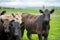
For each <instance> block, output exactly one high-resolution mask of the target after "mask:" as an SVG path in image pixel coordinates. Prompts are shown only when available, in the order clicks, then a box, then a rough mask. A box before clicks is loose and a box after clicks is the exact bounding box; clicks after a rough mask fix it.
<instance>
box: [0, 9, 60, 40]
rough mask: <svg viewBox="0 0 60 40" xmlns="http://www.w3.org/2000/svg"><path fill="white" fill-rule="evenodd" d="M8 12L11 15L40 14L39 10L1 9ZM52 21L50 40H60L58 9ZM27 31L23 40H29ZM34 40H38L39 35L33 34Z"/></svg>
mask: <svg viewBox="0 0 60 40" xmlns="http://www.w3.org/2000/svg"><path fill="white" fill-rule="evenodd" d="M2 10H6V11H7V14H11V13H22V12H29V13H32V14H39V10H38V9H0V12H1V11H2ZM51 15H52V16H51V21H50V31H49V37H48V40H60V10H58V9H56V10H55V12H54V13H53V14H51ZM26 33H27V31H26V30H25V32H24V36H23V38H22V39H23V40H28V38H27V36H26ZM31 38H32V40H38V36H37V34H32V37H31Z"/></svg>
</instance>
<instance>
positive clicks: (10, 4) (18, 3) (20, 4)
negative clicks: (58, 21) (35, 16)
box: [0, 0, 60, 7]
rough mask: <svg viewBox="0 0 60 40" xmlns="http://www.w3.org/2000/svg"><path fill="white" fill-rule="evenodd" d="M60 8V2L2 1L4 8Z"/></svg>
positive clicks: (35, 0)
mask: <svg viewBox="0 0 60 40" xmlns="http://www.w3.org/2000/svg"><path fill="white" fill-rule="evenodd" d="M43 5H44V6H59V7H60V0H0V6H2V7H41V6H43Z"/></svg>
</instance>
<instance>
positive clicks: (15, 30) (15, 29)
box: [9, 20, 21, 36]
mask: <svg viewBox="0 0 60 40" xmlns="http://www.w3.org/2000/svg"><path fill="white" fill-rule="evenodd" d="M20 28H21V26H20V23H19V22H18V21H16V20H12V21H11V22H10V27H9V29H10V31H11V33H12V34H13V35H14V36H18V35H19V33H20Z"/></svg>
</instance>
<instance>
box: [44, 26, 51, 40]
mask: <svg viewBox="0 0 60 40" xmlns="http://www.w3.org/2000/svg"><path fill="white" fill-rule="evenodd" d="M49 29H50V25H46V30H45V34H44V40H48V34H49Z"/></svg>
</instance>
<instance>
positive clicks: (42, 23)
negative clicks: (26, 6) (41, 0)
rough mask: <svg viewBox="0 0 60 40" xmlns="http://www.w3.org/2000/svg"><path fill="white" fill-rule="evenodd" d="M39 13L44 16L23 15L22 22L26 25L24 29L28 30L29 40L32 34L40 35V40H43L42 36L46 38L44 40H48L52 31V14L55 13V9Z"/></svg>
mask: <svg viewBox="0 0 60 40" xmlns="http://www.w3.org/2000/svg"><path fill="white" fill-rule="evenodd" d="M39 11H40V13H42V15H32V14H29V13H23V14H22V21H23V23H24V27H25V28H26V30H27V37H28V38H29V39H31V38H30V36H31V34H38V38H39V40H42V36H44V40H48V33H49V29H50V24H49V22H50V14H52V13H53V12H54V9H52V10H51V11H49V10H48V9H46V10H45V11H42V10H39Z"/></svg>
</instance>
